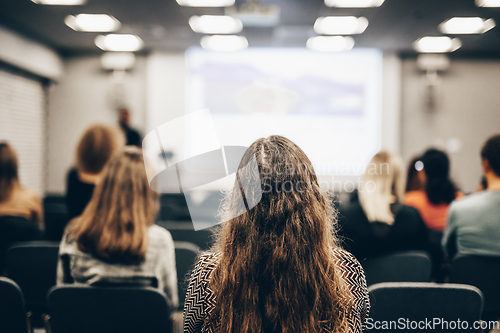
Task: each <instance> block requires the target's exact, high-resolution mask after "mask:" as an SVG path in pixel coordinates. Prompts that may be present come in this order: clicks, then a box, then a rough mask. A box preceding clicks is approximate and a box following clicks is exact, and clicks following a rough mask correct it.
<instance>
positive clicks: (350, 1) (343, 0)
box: [325, 0, 384, 8]
mask: <svg viewBox="0 0 500 333" xmlns="http://www.w3.org/2000/svg"><path fill="white" fill-rule="evenodd" d="M383 3H384V0H325V5H327V6H328V7H343V8H367V7H380V6H381V5H382V4H383Z"/></svg>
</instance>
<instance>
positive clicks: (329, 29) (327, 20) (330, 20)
mask: <svg viewBox="0 0 500 333" xmlns="http://www.w3.org/2000/svg"><path fill="white" fill-rule="evenodd" d="M367 26H368V20H367V19H366V18H365V17H359V18H357V17H354V16H327V17H320V18H318V19H317V20H316V22H315V23H314V31H315V32H316V33H317V34H320V35H353V34H361V33H363V31H365V29H366V27H367Z"/></svg>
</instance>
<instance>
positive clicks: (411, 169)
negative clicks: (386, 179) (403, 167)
mask: <svg viewBox="0 0 500 333" xmlns="http://www.w3.org/2000/svg"><path fill="white" fill-rule="evenodd" d="M419 161H420V156H418V157H414V158H412V160H411V161H410V163H409V164H408V171H407V173H406V174H407V177H406V189H405V192H410V191H417V190H422V189H423V184H422V182H421V181H420V177H419V176H418V170H417V168H416V164H417V162H419Z"/></svg>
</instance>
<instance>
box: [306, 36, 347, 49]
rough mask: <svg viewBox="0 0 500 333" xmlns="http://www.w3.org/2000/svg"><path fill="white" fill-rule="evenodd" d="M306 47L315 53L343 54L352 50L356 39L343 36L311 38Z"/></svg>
mask: <svg viewBox="0 0 500 333" xmlns="http://www.w3.org/2000/svg"><path fill="white" fill-rule="evenodd" d="M306 45H307V47H308V48H309V49H311V50H314V51H321V52H341V51H349V50H350V49H352V48H353V46H354V39H352V37H343V36H317V37H311V38H309V39H308V40H307V44H306Z"/></svg>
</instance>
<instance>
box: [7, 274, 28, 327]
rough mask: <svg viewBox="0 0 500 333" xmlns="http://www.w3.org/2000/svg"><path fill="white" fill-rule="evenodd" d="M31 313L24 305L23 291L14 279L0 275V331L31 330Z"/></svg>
mask: <svg viewBox="0 0 500 333" xmlns="http://www.w3.org/2000/svg"><path fill="white" fill-rule="evenodd" d="M30 331H31V329H30V324H29V314H27V313H26V310H25V307H24V298H23V292H22V291H21V289H20V288H19V286H18V285H17V284H16V283H15V282H14V281H12V280H10V279H7V278H5V277H0V332H5V333H7V332H8V333H27V332H30Z"/></svg>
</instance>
